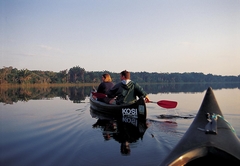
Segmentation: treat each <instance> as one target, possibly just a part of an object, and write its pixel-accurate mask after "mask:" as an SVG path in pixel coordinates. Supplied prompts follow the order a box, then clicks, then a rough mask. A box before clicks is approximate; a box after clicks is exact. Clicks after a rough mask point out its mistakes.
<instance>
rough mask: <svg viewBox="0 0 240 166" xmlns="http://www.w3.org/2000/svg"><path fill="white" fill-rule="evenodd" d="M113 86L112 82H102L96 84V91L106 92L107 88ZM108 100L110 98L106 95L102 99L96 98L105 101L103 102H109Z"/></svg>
mask: <svg viewBox="0 0 240 166" xmlns="http://www.w3.org/2000/svg"><path fill="white" fill-rule="evenodd" d="M113 86H114V84H113V83H112V82H102V83H100V85H99V86H98V89H97V92H98V93H104V94H106V93H107V91H108V90H109V89H111V88H112V87H113ZM110 100H111V98H108V97H106V98H102V99H98V101H102V102H105V103H109V101H110Z"/></svg>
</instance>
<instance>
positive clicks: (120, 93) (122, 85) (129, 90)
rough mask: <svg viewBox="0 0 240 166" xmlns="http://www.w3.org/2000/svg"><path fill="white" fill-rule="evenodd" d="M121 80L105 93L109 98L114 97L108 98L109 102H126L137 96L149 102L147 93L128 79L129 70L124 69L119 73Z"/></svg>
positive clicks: (133, 99)
mask: <svg viewBox="0 0 240 166" xmlns="http://www.w3.org/2000/svg"><path fill="white" fill-rule="evenodd" d="M120 79H121V82H119V83H117V84H116V85H115V86H114V87H112V88H111V89H110V90H109V91H108V92H107V93H106V94H107V97H109V98H115V99H112V100H110V102H109V103H110V104H117V105H120V104H127V103H133V102H135V101H136V99H137V97H139V98H140V97H144V98H145V102H146V103H147V102H149V101H150V100H149V98H148V96H147V93H146V92H145V91H144V90H143V88H142V87H141V86H140V85H139V84H137V83H135V82H133V81H131V80H130V72H128V71H126V70H124V71H122V72H121V73H120Z"/></svg>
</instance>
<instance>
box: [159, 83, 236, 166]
mask: <svg viewBox="0 0 240 166" xmlns="http://www.w3.org/2000/svg"><path fill="white" fill-rule="evenodd" d="M225 163H226V165H240V142H239V138H238V136H237V135H236V133H235V131H234V129H233V128H232V126H231V125H230V124H229V123H228V122H227V120H226V119H224V116H223V114H222V112H221V110H220V108H219V106H218V103H217V101H216V98H215V96H214V93H213V91H212V88H211V87H209V88H208V89H207V91H206V94H205V96H204V99H203V101H202V104H201V106H200V109H199V111H198V113H197V115H196V117H195V118H194V120H193V122H192V124H191V125H190V127H189V129H188V130H187V131H186V133H185V134H184V136H183V137H182V139H181V140H180V141H179V142H178V144H177V145H176V146H175V147H174V148H173V150H172V151H171V152H170V153H169V154H168V155H167V157H166V158H165V159H164V160H163V161H162V163H161V165H163V166H166V165H171V166H175V165H178V166H179V165H222V164H225Z"/></svg>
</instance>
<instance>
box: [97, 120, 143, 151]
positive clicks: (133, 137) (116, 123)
mask: <svg viewBox="0 0 240 166" xmlns="http://www.w3.org/2000/svg"><path fill="white" fill-rule="evenodd" d="M93 128H101V129H102V133H103V137H104V140H106V141H107V140H110V139H111V138H113V139H114V140H115V141H117V142H119V143H120V144H121V146H120V152H121V154H122V155H130V152H131V149H130V144H131V143H134V142H137V141H138V140H139V139H142V138H143V135H144V133H145V131H146V129H147V124H146V120H143V121H142V120H139V119H135V118H128V119H124V120H123V119H117V120H112V119H111V120H110V119H98V120H97V122H96V123H95V124H93Z"/></svg>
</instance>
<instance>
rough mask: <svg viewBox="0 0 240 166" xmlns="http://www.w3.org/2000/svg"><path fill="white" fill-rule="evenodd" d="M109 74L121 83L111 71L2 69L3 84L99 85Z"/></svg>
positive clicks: (192, 78) (186, 78)
mask: <svg viewBox="0 0 240 166" xmlns="http://www.w3.org/2000/svg"><path fill="white" fill-rule="evenodd" d="M105 72H107V73H109V74H110V75H111V77H112V79H113V82H119V81H120V77H119V73H113V72H110V71H96V72H93V71H86V70H85V69H84V68H81V67H79V66H75V67H72V68H70V69H69V70H67V69H65V70H62V71H59V72H53V71H39V70H33V71H30V70H28V69H21V70H18V69H16V68H13V67H12V66H10V67H4V68H2V69H0V85H1V84H53V83H99V82H100V81H101V75H102V74H103V73H105ZM131 79H132V80H134V81H135V82H138V83H189V82H197V83H206V82H238V83H239V82H240V75H238V76H220V75H212V74H207V75H205V74H203V73H195V72H191V73H156V72H153V73H149V72H132V73H131Z"/></svg>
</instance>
